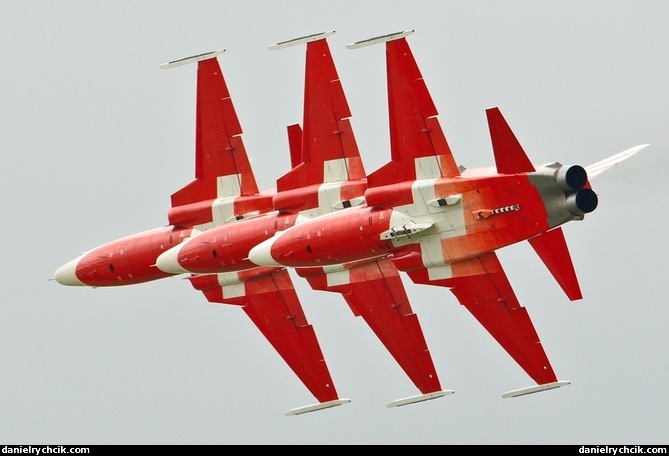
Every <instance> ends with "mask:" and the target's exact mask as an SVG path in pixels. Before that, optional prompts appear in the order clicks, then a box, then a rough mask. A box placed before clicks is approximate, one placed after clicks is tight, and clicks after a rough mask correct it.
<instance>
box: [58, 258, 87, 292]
mask: <svg viewBox="0 0 669 456" xmlns="http://www.w3.org/2000/svg"><path fill="white" fill-rule="evenodd" d="M82 256H83V255H82ZM81 258H82V257H81V256H80V257H79V258H75V259H74V260H72V261H70V262H68V263H65V264H64V265H62V266H61V267H59V268H58V269H57V270H56V274H55V276H54V278H55V279H56V282H58V283H59V284H61V285H70V286H84V285H86V284H85V283H83V282H82V281H81V280H79V279H78V278H77V273H76V270H77V265H78V264H79V260H81Z"/></svg>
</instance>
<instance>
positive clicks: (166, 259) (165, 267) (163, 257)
mask: <svg viewBox="0 0 669 456" xmlns="http://www.w3.org/2000/svg"><path fill="white" fill-rule="evenodd" d="M183 246H184V244H179V245H177V246H175V247H172V248H171V249H169V250H168V251H166V252H163V253H161V254H160V255H158V258H157V259H156V266H157V267H158V269H160V270H161V271H163V272H167V273H170V274H183V273H184V272H188V271H186V270H185V269H184V268H182V267H181V265H180V264H179V252H180V251H181V248H182V247H183Z"/></svg>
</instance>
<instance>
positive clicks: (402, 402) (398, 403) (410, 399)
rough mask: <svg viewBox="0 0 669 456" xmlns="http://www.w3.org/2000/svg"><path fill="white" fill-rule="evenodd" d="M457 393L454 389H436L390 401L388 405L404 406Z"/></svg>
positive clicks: (391, 406)
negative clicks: (431, 391) (432, 391)
mask: <svg viewBox="0 0 669 456" xmlns="http://www.w3.org/2000/svg"><path fill="white" fill-rule="evenodd" d="M453 393H455V391H453V390H443V391H435V392H434V393H427V394H419V395H418V396H411V397H405V398H404V399H397V400H394V401H392V402H388V403H387V404H386V407H388V408H393V407H402V406H403V405H409V404H416V403H418V402H425V401H430V400H432V399H437V398H440V397H444V396H448V395H450V394H453Z"/></svg>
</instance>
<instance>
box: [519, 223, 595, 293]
mask: <svg viewBox="0 0 669 456" xmlns="http://www.w3.org/2000/svg"><path fill="white" fill-rule="evenodd" d="M529 243H530V245H531V246H532V248H533V249H534V251H535V252H537V255H539V258H541V261H543V262H544V264H545V265H546V267H547V268H548V270H549V271H550V273H551V274H552V275H553V277H554V278H555V280H556V281H557V283H558V284H559V285H560V287H561V288H562V290H563V291H564V292H565V294H566V295H567V297H568V298H569V300H570V301H576V300H578V299H582V298H583V295H582V294H581V287H580V286H579V284H578V278H577V277H576V271H575V270H574V263H572V261H571V255H570V254H569V248H568V247H567V242H566V241H565V238H564V233H563V232H562V228H555V229H554V230H551V231H547V232H545V233H543V234H540V235H539V236H536V237H533V238H531V239H529Z"/></svg>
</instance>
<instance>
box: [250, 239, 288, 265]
mask: <svg viewBox="0 0 669 456" xmlns="http://www.w3.org/2000/svg"><path fill="white" fill-rule="evenodd" d="M275 239H276V237H273V238H269V239H266V240H264V241H263V242H261V243H260V244H258V245H256V246H255V247H253V248H252V249H251V250H250V251H249V260H251V262H253V263H255V264H257V265H258V266H281V265H280V264H279V263H277V262H276V261H275V260H274V258H272V253H271V250H272V244H274V240H275Z"/></svg>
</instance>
